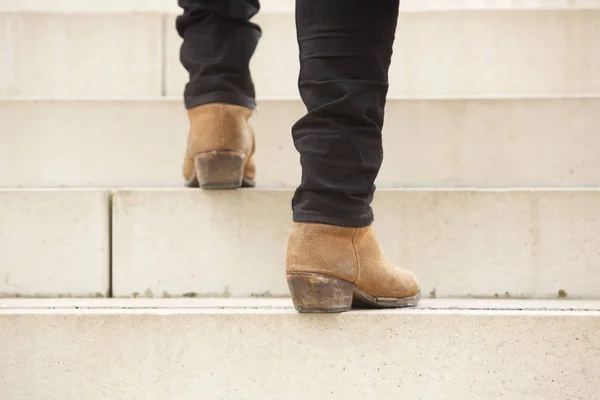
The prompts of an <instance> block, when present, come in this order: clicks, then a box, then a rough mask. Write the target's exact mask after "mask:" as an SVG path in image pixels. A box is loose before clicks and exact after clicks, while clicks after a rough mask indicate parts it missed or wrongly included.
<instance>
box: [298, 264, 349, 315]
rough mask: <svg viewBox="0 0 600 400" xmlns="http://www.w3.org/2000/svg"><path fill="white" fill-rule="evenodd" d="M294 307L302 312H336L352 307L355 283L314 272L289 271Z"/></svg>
mask: <svg viewBox="0 0 600 400" xmlns="http://www.w3.org/2000/svg"><path fill="white" fill-rule="evenodd" d="M287 281H288V286H289V287H290V293H291V295H292V300H293V302H294V307H295V308H296V310H297V311H298V312H301V313H336V312H343V311H349V310H350V309H351V308H352V297H353V293H354V285H353V284H352V283H350V282H347V281H345V280H343V279H339V278H333V277H330V276H326V275H321V274H312V273H288V274H287Z"/></svg>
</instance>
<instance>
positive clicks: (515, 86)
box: [0, 0, 600, 98]
mask: <svg viewBox="0 0 600 400" xmlns="http://www.w3.org/2000/svg"><path fill="white" fill-rule="evenodd" d="M436 1H437V0H436ZM561 1H562V0H561ZM470 2H471V3H472V4H471V5H472V6H473V5H475V6H476V4H480V5H481V4H483V3H481V2H475V1H473V0H471V1H470ZM54 3H55V2H52V7H57V8H58V9H60V7H62V6H65V4H67V3H66V2H64V1H63V2H60V1H59V2H58V3H57V4H56V6H55V5H54ZM96 3H98V5H97V6H95V7H96V8H94V7H92V8H91V9H90V11H89V12H86V13H84V14H81V13H80V12H82V11H84V10H85V9H86V7H89V6H91V5H90V4H88V3H86V2H81V3H80V4H79V3H68V4H69V5H68V6H66V7H72V8H73V10H72V11H70V12H68V13H57V12H54V13H52V12H49V13H29V12H22V13H19V12H4V13H1V11H0V26H2V27H4V28H5V29H0V61H1V62H2V64H3V65H5V66H6V67H4V68H3V69H2V70H1V71H0V96H42V97H47V98H63V97H77V96H83V97H91V98H95V97H102V96H108V97H118V96H127V97H132V96H133V97H135V96H155V97H160V96H161V95H164V94H167V95H170V96H180V95H181V92H182V90H183V87H184V84H185V82H186V81H187V73H186V72H185V71H184V70H183V68H182V67H181V65H180V61H179V45H180V38H179V36H178V34H177V32H176V31H175V15H174V14H173V15H162V14H157V13H149V12H152V10H155V8H156V7H157V4H156V2H154V3H153V2H151V1H150V2H148V4H142V3H141V2H139V1H138V2H134V1H130V2H123V3H115V7H116V8H115V9H112V8H111V5H110V4H111V2H107V3H106V4H104V3H100V2H96ZM171 3H172V6H174V3H175V2H171ZM27 4H29V3H27V2H24V3H23V7H25V8H27V7H29V6H28V5H27ZM31 4H32V3H31ZM39 4H42V3H39ZM61 4H62V6H61ZM75 4H79V5H77V6H75ZM86 4H87V6H86ZM273 4H276V3H273ZM282 4H283V3H282ZM282 4H280V5H277V6H275V7H271V6H268V5H267V7H266V9H267V11H268V10H271V11H273V12H265V13H262V14H259V16H257V17H256V22H257V23H259V24H260V25H261V26H262V27H263V31H264V37H263V40H262V41H261V44H260V45H259V47H258V50H257V53H256V55H255V57H254V59H253V60H252V65H251V67H252V73H253V77H254V79H255V82H256V88H257V93H258V95H259V96H260V97H262V98H272V97H290V96H293V97H298V91H297V88H296V83H297V76H298V69H299V68H298V49H297V44H296V35H295V24H294V15H293V13H291V12H283V11H284V10H283V9H282V10H279V8H278V7H282ZM410 4H412V6H411V5H410ZM436 4H437V6H436ZM441 4H442V3H441V2H439V1H438V2H437V3H435V2H431V3H429V6H425V9H427V10H430V11H425V12H424V11H422V10H421V11H419V12H405V13H402V14H401V17H400V23H399V28H398V32H397V40H396V44H395V49H394V62H393V64H392V68H391V71H390V91H389V93H390V96H392V97H394V96H439V95H443V96H455V95H475V96H495V95H510V96H520V95H556V94H564V93H570V94H576V93H577V94H579V93H588V94H589V93H600V77H599V76H598V74H597V73H596V71H597V70H598V69H599V68H600V49H599V47H598V46H596V43H598V42H599V41H600V30H599V29H597V27H598V26H600V3H598V4H597V6H596V8H597V9H587V10H581V9H578V7H580V6H577V5H576V3H573V2H571V3H570V4H571V6H567V5H566V4H567V3H555V4H556V6H560V4H563V6H565V7H567V8H569V7H574V9H570V10H555V9H553V8H554V7H552V6H551V7H549V8H550V9H548V10H545V11H540V10H539V9H537V10H535V8H536V7H535V6H534V5H533V4H534V3H529V4H530V7H532V8H534V10H527V9H526V8H527V7H525V9H519V7H516V8H517V10H515V11H498V10H497V9H495V10H494V9H492V10H490V9H487V8H486V7H487V5H489V4H491V2H490V3H489V4H487V5H486V7H484V8H482V10H481V11H472V10H473V8H472V7H468V6H467V5H464V6H461V5H460V3H456V4H458V5H456V7H458V9H461V10H462V11H455V12H437V11H436V7H439V6H440V5H441ZM453 4H454V3H453ZM465 4H466V3H465ZM498 4H501V3H498ZM511 4H513V5H514V4H517V2H513V3H511ZM537 4H538V6H539V4H540V3H537ZM548 4H551V3H548ZM504 5H505V6H509V3H506V2H504ZM32 7H33V6H32ZM104 7H108V9H104ZM122 7H125V8H124V9H122ZM128 7H132V10H137V11H140V12H131V13H122V12H123V11H124V10H127V9H128ZM406 7H407V11H409V10H411V7H415V8H414V9H412V10H413V11H417V10H418V9H419V6H417V3H416V2H415V3H409V5H407V6H406ZM283 8H286V7H283ZM475 8H478V7H477V6H476V7H475ZM500 8H501V9H503V7H500ZM542 8H544V7H542ZM34 9H35V7H34ZM0 10H1V9H0ZM42 10H43V9H42ZM94 10H95V11H96V12H94ZM111 10H112V12H113V13H112V14H110V13H109V12H111ZM465 10H467V11H465ZM469 10H470V11H469ZM155 11H156V10H155ZM165 11H166V10H165ZM288 11H289V10H288ZM107 13H108V14H107ZM498 65H502V68H498V67H497V66H498Z"/></svg>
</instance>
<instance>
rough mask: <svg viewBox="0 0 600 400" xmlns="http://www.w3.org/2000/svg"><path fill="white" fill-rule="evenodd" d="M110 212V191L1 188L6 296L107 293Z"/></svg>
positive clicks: (1, 273)
mask: <svg viewBox="0 0 600 400" xmlns="http://www.w3.org/2000/svg"><path fill="white" fill-rule="evenodd" d="M109 217H110V215H109V196H108V193H106V192H104V191H98V190H10V189H0V297H6V296H59V295H60V296H89V297H94V296H106V295H107V294H108V287H109V269H110V249H109V245H110V240H109V237H110V236H109ZM0 393H1V391H0ZM0 398H5V396H2V395H0ZM9 398H10V397H9Z"/></svg>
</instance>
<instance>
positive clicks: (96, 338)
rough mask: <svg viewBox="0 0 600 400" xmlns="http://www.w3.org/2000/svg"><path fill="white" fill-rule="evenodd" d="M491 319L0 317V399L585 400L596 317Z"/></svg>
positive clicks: (278, 313)
mask: <svg viewBox="0 0 600 400" xmlns="http://www.w3.org/2000/svg"><path fill="white" fill-rule="evenodd" d="M431 304H432V305H433V307H432V308H437V307H435V302H433V303H431ZM521 304H522V308H525V309H527V308H528V303H527V302H522V303H521ZM565 304H566V303H565ZM490 307H491V308H492V309H491V310H483V309H482V310H471V311H462V310H452V309H449V310H401V311H376V312H350V313H345V314H341V315H298V314H295V313H294V312H293V311H292V310H291V309H272V308H268V307H261V308H250V309H248V308H242V309H240V308H232V309H227V308H225V309H222V308H215V309H198V308H192V309H183V310H182V309H169V308H168V307H167V308H163V309H158V310H157V309H141V310H122V309H120V308H119V307H118V306H117V305H115V306H113V307H112V308H107V309H97V310H90V309H82V310H58V311H56V310H31V309H21V310H1V311H0V351H1V354H2V357H1V358H0V371H2V375H0V376H1V378H0V393H2V395H3V398H7V399H21V398H28V399H29V398H33V399H37V398H48V399H54V398H65V397H68V398H85V399H89V400H100V399H107V398H111V399H116V398H126V399H132V400H135V399H140V400H158V399H175V400H177V399H191V398H198V397H201V398H203V399H235V400H237V399H242V398H244V399H284V398H285V399H290V398H292V399H298V400H302V399H311V400H312V399H319V398H329V399H340V400H341V399H348V398H363V399H381V400H386V399H398V398H411V399H424V400H438V399H442V398H443V399H448V400H453V399H457V400H458V399H460V400H464V399H467V400H471V399H491V398H502V397H505V398H527V399H532V400H553V399H556V400H563V399H567V398H568V399H585V400H588V399H595V396H596V395H597V388H598V386H599V385H600V378H599V377H600V364H599V363H598V362H597V361H598V358H599V357H600V336H599V335H598V334H597V332H598V330H599V329H600V313H599V312H598V311H573V310H568V309H565V310H555V311H551V312H549V311H539V312H536V311H519V310H512V311H510V310H499V311H496V310H494V309H493V308H494V306H493V304H491V303H490ZM596 310H598V307H596Z"/></svg>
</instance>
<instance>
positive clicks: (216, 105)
mask: <svg viewBox="0 0 600 400" xmlns="http://www.w3.org/2000/svg"><path fill="white" fill-rule="evenodd" d="M179 5H180V6H181V7H182V8H183V10H184V12H183V15H181V16H180V17H178V18H177V31H178V32H179V34H180V35H181V37H182V38H183V44H182V46H181V53H180V56H181V63H182V64H183V66H184V67H185V68H186V69H187V71H188V72H189V77H190V78H189V82H188V84H187V85H186V87H185V92H184V100H185V106H186V108H187V109H188V116H189V119H190V132H189V136H188V143H187V150H186V154H185V158H184V165H183V176H184V179H185V183H186V184H187V185H188V186H193V187H195V186H200V187H202V188H205V189H230V188H237V187H240V186H253V185H254V179H255V166H254V146H255V144H254V133H253V131H252V128H251V127H250V125H249V124H248V119H249V118H250V116H251V115H252V110H253V109H254V108H255V106H256V101H255V92H254V84H253V83H252V78H251V76H250V68H249V64H250V59H251V58H252V55H253V54H254V51H255V49H256V45H257V43H258V40H259V38H260V36H261V31H260V28H259V27H258V25H256V24H253V23H252V22H250V19H251V18H252V17H253V16H254V15H255V14H256V13H257V12H258V10H259V2H258V0H179Z"/></svg>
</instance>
